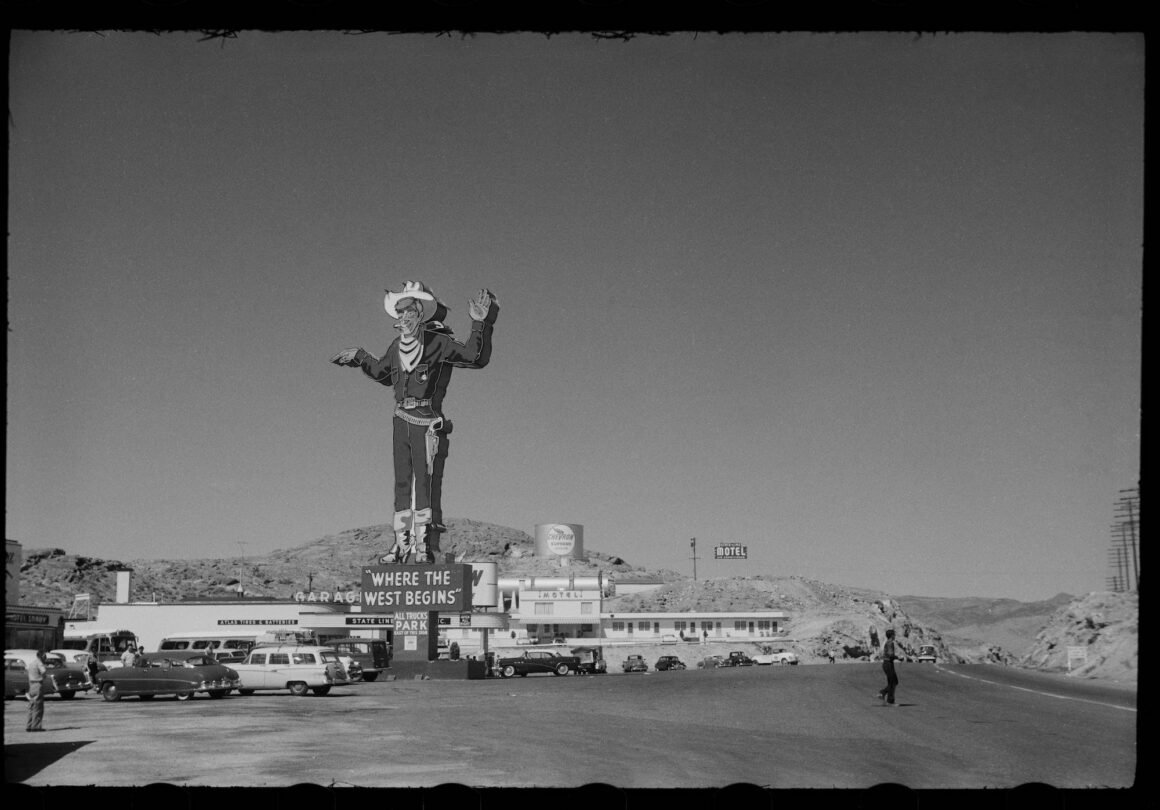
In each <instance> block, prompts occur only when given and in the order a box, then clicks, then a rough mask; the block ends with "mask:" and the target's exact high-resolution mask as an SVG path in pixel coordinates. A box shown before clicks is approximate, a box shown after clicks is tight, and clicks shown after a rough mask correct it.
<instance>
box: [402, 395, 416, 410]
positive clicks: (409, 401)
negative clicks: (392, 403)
mask: <svg viewBox="0 0 1160 810" xmlns="http://www.w3.org/2000/svg"><path fill="white" fill-rule="evenodd" d="M418 406H419V400H418V399H416V398H415V397H403V408H405V409H406V410H411V409H412V408H417V407H418Z"/></svg>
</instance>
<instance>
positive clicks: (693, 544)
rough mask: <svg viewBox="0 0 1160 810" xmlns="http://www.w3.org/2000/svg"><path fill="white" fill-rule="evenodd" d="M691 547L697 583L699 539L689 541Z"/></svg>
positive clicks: (694, 580) (694, 575) (694, 578)
mask: <svg viewBox="0 0 1160 810" xmlns="http://www.w3.org/2000/svg"><path fill="white" fill-rule="evenodd" d="M689 547H690V548H692V549H693V582H696V581H697V538H696V537H694V538H693V539H692V540H690V541H689Z"/></svg>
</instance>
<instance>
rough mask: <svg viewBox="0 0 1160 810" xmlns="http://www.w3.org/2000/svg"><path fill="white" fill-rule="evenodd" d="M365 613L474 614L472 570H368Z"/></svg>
mask: <svg viewBox="0 0 1160 810" xmlns="http://www.w3.org/2000/svg"><path fill="white" fill-rule="evenodd" d="M362 609H363V612H364V613H400V612H404V611H408V612H409V611H422V610H425V611H428V612H440V611H449V612H450V611H459V612H463V611H468V610H471V566H470V565H466V564H453V565H376V566H367V567H364V568H363V576H362Z"/></svg>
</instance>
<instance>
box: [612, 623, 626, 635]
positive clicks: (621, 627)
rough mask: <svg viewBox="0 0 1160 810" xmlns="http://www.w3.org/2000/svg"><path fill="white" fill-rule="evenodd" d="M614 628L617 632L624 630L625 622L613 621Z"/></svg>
mask: <svg viewBox="0 0 1160 810" xmlns="http://www.w3.org/2000/svg"><path fill="white" fill-rule="evenodd" d="M612 630H613V632H615V633H622V632H624V622H613V623H612Z"/></svg>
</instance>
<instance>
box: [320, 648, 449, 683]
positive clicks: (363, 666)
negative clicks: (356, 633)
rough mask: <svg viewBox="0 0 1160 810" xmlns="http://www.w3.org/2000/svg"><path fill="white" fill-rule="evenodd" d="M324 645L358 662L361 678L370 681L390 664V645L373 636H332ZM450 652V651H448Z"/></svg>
mask: <svg viewBox="0 0 1160 810" xmlns="http://www.w3.org/2000/svg"><path fill="white" fill-rule="evenodd" d="M326 646H327V647H330V648H331V649H332V650H337V651H338V654H339V656H340V657H341V656H344V655H347V656H350V658H351V659H353V661H354V663H356V664H358V668H359V669H358V671H360V672H361V673H362V679H363V680H364V681H366V682H367V683H370V682H371V681H373V680H374V679H375V678H377V677H379V673H380V672H384V671H386V669H387V668H388V667H390V665H391V645H390V644H388V643H387V642H385V641H383V640H382V639H375V638H353V637H351V638H332V639H329V640H328V641H327V642H326ZM449 654H450V653H449Z"/></svg>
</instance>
